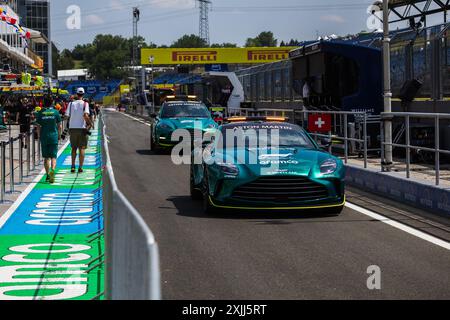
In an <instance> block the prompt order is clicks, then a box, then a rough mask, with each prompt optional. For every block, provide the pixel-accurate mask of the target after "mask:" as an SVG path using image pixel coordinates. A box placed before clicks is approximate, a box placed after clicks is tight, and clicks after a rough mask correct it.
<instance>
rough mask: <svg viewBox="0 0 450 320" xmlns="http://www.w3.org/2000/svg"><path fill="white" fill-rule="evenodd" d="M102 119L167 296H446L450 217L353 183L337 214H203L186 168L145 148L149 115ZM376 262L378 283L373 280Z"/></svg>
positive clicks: (113, 114) (448, 291)
mask: <svg viewBox="0 0 450 320" xmlns="http://www.w3.org/2000/svg"><path fill="white" fill-rule="evenodd" d="M105 123H106V125H107V135H108V139H109V142H110V147H109V148H110V154H111V159H112V164H113V168H114V174H115V177H116V180H117V183H118V186H119V188H120V189H121V190H122V192H123V193H124V194H125V196H127V197H128V199H129V200H130V201H131V203H132V204H133V205H134V206H135V207H136V208H137V210H138V211H139V212H140V213H141V215H142V216H143V218H144V220H145V222H146V223H147V224H148V225H149V227H150V229H151V230H152V231H153V233H154V234H155V237H156V240H157V242H158V244H159V251H160V256H161V273H162V274H161V277H162V291H163V292H162V293H163V298H164V299H449V298H450V273H449V272H448V271H449V269H450V251H449V248H450V247H449V241H450V224H449V222H448V221H447V220H445V219H441V220H439V219H438V218H434V217H433V216H431V215H429V214H427V213H426V212H422V211H420V210H418V209H415V208H411V207H408V206H404V205H399V204H396V203H394V202H391V201H389V200H385V199H382V198H379V197H375V196H373V195H370V194H365V193H362V192H360V191H358V190H351V189H350V190H348V193H347V195H348V201H349V203H350V205H349V206H347V207H346V208H345V209H344V211H343V213H342V214H341V215H340V216H338V217H330V216H326V215H324V216H317V215H313V214H308V213H302V214H296V213H289V214H288V213H271V214H262V213H242V212H226V213H221V214H219V215H215V216H207V215H205V214H203V213H202V205H201V202H196V201H193V200H191V198H190V196H189V167H188V166H176V165H174V164H173V163H172V161H171V159H170V154H154V153H152V152H150V151H149V139H150V134H149V133H150V127H149V125H148V124H146V121H144V120H141V119H132V118H131V117H130V116H127V115H124V114H122V113H118V112H115V111H106V112H105ZM360 207H363V208H366V209H368V210H370V212H372V213H373V214H380V215H382V216H383V217H382V218H374V217H373V216H370V215H368V214H367V213H365V210H364V209H361V208H360ZM380 220H381V221H380ZM391 221H394V222H393V223H391ZM397 222H400V223H401V225H402V226H406V227H405V228H403V227H398V226H396V223H397ZM402 229H407V230H409V232H405V231H404V230H402ZM411 230H412V231H411ZM416 233H418V235H416ZM424 235H425V236H424ZM428 236H430V237H431V238H432V239H435V240H436V239H437V240H436V241H435V242H439V241H440V242H441V243H443V245H436V243H435V242H433V241H431V240H429V239H428ZM427 239H428V240H427ZM373 266H375V268H377V267H379V270H380V275H381V277H380V279H381V282H380V285H381V289H379V290H377V289H375V290H370V289H369V288H368V285H367V284H368V282H369V284H370V283H373V282H372V280H371V279H373V278H371V275H373V273H372V272H373V271H372V270H374V269H372V268H374V267H373Z"/></svg>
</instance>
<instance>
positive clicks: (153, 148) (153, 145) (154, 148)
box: [150, 130, 159, 153]
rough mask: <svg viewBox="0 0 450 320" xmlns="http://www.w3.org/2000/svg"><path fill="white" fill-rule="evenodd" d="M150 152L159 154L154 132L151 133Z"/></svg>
mask: <svg viewBox="0 0 450 320" xmlns="http://www.w3.org/2000/svg"><path fill="white" fill-rule="evenodd" d="M150 151H153V152H155V153H158V151H159V146H158V143H157V142H156V136H155V135H154V134H153V130H151V131H150Z"/></svg>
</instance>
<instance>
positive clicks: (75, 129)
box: [66, 88, 93, 173]
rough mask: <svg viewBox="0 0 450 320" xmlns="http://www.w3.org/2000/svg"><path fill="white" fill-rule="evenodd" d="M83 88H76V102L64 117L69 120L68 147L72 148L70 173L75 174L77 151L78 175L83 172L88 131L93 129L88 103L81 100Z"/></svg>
mask: <svg viewBox="0 0 450 320" xmlns="http://www.w3.org/2000/svg"><path fill="white" fill-rule="evenodd" d="M83 96H84V88H78V90H77V100H75V101H72V102H71V103H70V104H69V106H68V107H67V111H66V117H68V118H69V119H70V120H69V134H70V145H71V147H72V167H71V170H70V172H72V173H75V161H76V158H77V151H78V150H80V152H79V153H80V157H79V167H78V173H82V172H83V164H84V157H85V152H86V149H87V145H88V138H89V130H90V129H91V128H93V124H92V123H91V120H90V117H89V114H90V112H89V103H87V102H85V101H84V100H83Z"/></svg>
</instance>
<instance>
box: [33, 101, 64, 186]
mask: <svg viewBox="0 0 450 320" xmlns="http://www.w3.org/2000/svg"><path fill="white" fill-rule="evenodd" d="M43 107H44V108H43V109H42V110H40V111H39V112H38V113H37V114H36V123H37V124H38V137H39V138H40V141H41V148H42V157H43V158H44V167H45V172H46V173H47V176H46V181H47V182H50V183H54V182H55V170H56V158H57V154H58V141H59V140H60V137H61V121H62V119H61V116H60V114H59V112H58V111H57V110H55V109H54V108H53V99H52V98H51V96H46V97H44V103H43Z"/></svg>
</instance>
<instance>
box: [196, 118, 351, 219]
mask: <svg viewBox="0 0 450 320" xmlns="http://www.w3.org/2000/svg"><path fill="white" fill-rule="evenodd" d="M248 120H249V119H246V118H234V119H229V121H230V123H228V124H224V125H222V126H221V127H220V128H219V129H218V130H217V133H216V134H215V135H214V136H213V137H212V139H211V140H212V142H211V143H209V144H208V143H206V144H205V145H204V148H203V149H202V150H199V149H198V148H197V149H195V150H194V151H193V153H192V159H191V160H192V164H191V172H190V190H191V197H192V198H193V199H198V200H200V199H203V208H204V211H205V212H206V213H213V212H214V211H216V209H237V210H263V211H265V210H294V211H295V210H305V209H323V210H321V211H324V212H326V213H327V214H328V213H329V214H332V215H335V214H339V213H340V212H341V211H342V209H343V207H344V205H345V191H344V190H345V186H344V178H345V167H344V165H343V163H342V161H341V160H340V159H339V158H337V157H334V156H332V155H331V154H329V153H328V152H326V151H325V150H324V149H322V148H321V147H320V146H319V145H318V144H317V143H316V142H315V141H314V139H312V137H311V136H310V135H309V134H308V133H307V132H306V131H305V130H304V129H303V128H301V127H299V126H297V125H294V124H289V123H285V122H280V120H283V119H279V118H270V117H269V118H267V117H265V118H263V119H256V118H253V119H250V120H251V121H248Z"/></svg>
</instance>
